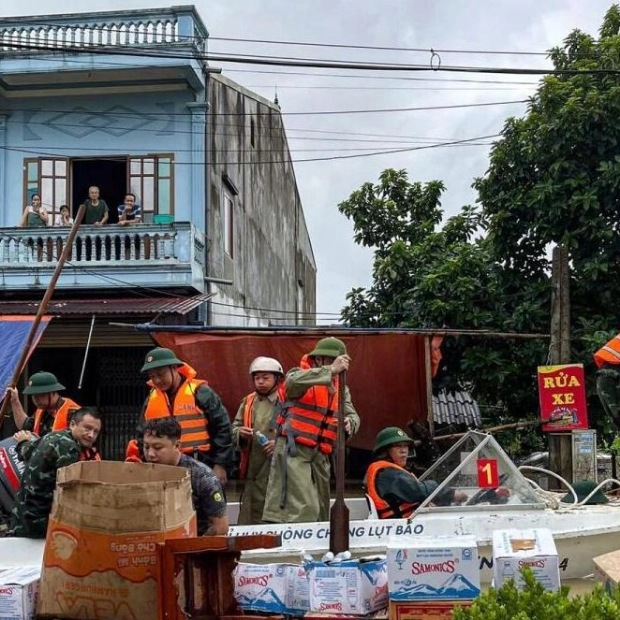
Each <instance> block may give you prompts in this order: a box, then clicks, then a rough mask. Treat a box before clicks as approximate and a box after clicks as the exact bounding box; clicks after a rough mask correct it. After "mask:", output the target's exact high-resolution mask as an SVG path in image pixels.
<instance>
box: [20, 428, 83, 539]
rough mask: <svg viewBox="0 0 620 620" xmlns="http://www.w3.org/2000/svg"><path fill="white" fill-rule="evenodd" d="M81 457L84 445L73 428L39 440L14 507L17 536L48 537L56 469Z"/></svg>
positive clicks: (23, 477) (27, 466) (75, 461)
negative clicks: (76, 438) (75, 437)
mask: <svg viewBox="0 0 620 620" xmlns="http://www.w3.org/2000/svg"><path fill="white" fill-rule="evenodd" d="M79 460H80V445H79V444H78V442H77V441H76V440H75V439H74V438H73V435H72V434H71V431H68V430H66V431H58V432H52V433H49V434H48V435H46V436H45V437H44V438H43V439H41V441H40V442H39V444H38V446H37V447H36V449H35V450H34V452H33V454H32V455H31V457H30V460H29V461H28V463H27V465H26V469H25V470H24V473H23V476H22V480H21V486H20V488H19V491H18V492H17V497H16V504H15V508H14V509H13V518H14V522H15V527H14V530H13V534H14V535H15V536H24V537H26V538H45V534H46V533H47V524H48V521H49V516H50V513H51V511H52V501H53V499H54V489H55V488H56V472H57V471H58V470H59V469H60V468H61V467H66V466H67V465H72V464H73V463H77V462H78V461H79Z"/></svg>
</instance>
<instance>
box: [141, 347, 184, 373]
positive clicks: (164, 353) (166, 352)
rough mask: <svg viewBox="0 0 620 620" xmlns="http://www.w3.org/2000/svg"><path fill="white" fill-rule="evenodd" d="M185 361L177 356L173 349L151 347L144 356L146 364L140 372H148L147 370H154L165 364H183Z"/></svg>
mask: <svg viewBox="0 0 620 620" xmlns="http://www.w3.org/2000/svg"><path fill="white" fill-rule="evenodd" d="M182 365H183V362H182V361H181V360H180V359H178V358H177V356H176V355H175V354H174V352H173V351H171V350H170V349H164V348H163V347H157V348H156V349H151V350H150V351H149V352H148V353H147V354H146V357H145V358H144V366H142V368H141V369H140V372H146V371H147V370H153V369H154V368H163V367H164V366H182Z"/></svg>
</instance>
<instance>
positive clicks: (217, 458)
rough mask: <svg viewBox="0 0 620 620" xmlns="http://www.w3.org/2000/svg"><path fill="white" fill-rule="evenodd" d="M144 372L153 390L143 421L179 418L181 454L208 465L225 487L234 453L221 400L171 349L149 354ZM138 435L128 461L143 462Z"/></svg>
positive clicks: (128, 451)
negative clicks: (171, 417) (170, 417)
mask: <svg viewBox="0 0 620 620" xmlns="http://www.w3.org/2000/svg"><path fill="white" fill-rule="evenodd" d="M141 372H145V373H147V375H148V378H149V380H148V382H147V385H148V386H149V387H150V388H151V391H150V393H149V395H148V396H147V398H146V401H145V403H144V407H143V409H142V416H141V418H142V419H143V420H144V421H145V422H147V421H148V420H153V419H156V418H162V417H165V416H174V417H175V418H177V420H178V422H179V424H180V425H181V429H182V431H183V432H182V435H181V452H183V453H184V454H188V455H190V456H193V457H194V458H196V459H198V460H199V461H200V462H202V463H204V464H205V465H208V466H209V467H210V468H211V469H212V470H213V472H214V473H215V475H216V476H217V477H218V479H219V481H220V483H221V485H222V487H225V486H226V481H227V470H228V469H229V468H230V466H231V465H232V460H233V455H234V450H233V447H232V436H231V425H230V418H229V417H228V412H227V411H226V409H225V408H224V405H223V404H222V401H221V400H220V397H219V396H218V395H217V394H216V393H215V392H214V391H213V390H212V389H211V388H210V387H209V385H208V383H207V382H206V381H204V380H203V379H197V378H196V371H195V370H194V369H193V368H192V367H191V366H190V365H189V364H186V363H185V362H182V361H181V360H180V359H177V357H176V355H175V354H174V353H173V352H172V351H171V350H170V349H164V348H161V347H158V348H156V349H152V350H151V351H149V352H148V353H147V354H146V358H145V360H144V365H143V366H142V369H141ZM137 434H138V437H139V438H140V439H139V440H135V439H134V440H132V441H130V442H129V444H128V446H127V453H126V460H128V461H139V460H142V447H141V445H140V444H141V443H142V429H141V428H139V429H138V433H137Z"/></svg>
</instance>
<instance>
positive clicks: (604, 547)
mask: <svg viewBox="0 0 620 620" xmlns="http://www.w3.org/2000/svg"><path fill="white" fill-rule="evenodd" d="M360 501H364V500H363V499H362V500H360ZM347 503H349V502H347ZM364 503H365V501H364ZM502 508H503V507H502ZM355 509H356V510H355V512H357V513H358V514H359V510H360V509H361V508H360V506H355ZM367 512H368V510H367V509H366V513H367ZM529 528H548V529H549V530H551V532H552V534H553V537H554V539H555V543H556V547H557V550H558V556H559V561H560V576H561V578H562V579H578V578H583V577H586V576H588V575H591V574H592V573H593V570H594V566H593V563H592V558H594V557H596V556H598V555H601V554H603V553H608V552H610V551H615V550H617V549H620V507H616V506H609V505H603V506H583V507H580V508H575V509H570V510H569V509H564V510H550V509H531V510H524V509H523V508H515V509H514V510H512V509H510V508H504V509H498V510H496V511H494V510H493V507H489V506H485V507H482V506H481V507H476V508H472V509H467V508H463V509H462V511H461V510H460V511H454V510H447V511H441V510H437V509H436V508H433V509H431V510H429V511H427V512H422V513H421V514H416V515H415V517H414V519H413V520H412V521H411V523H408V522H407V520H406V519H383V520H375V519H361V520H352V521H351V523H350V527H349V548H350V550H351V552H352V553H353V555H354V556H357V557H360V556H368V555H377V554H383V553H385V551H386V546H387V543H388V540H389V539H390V538H391V537H417V536H454V535H457V536H458V535H462V534H473V535H474V536H476V539H477V541H478V549H479V557H480V569H481V579H482V582H483V583H486V584H488V583H490V582H491V579H492V566H493V554H492V548H491V540H492V532H493V531H494V530H500V529H529ZM257 533H260V534H267V533H270V534H279V535H281V536H282V546H281V547H279V548H276V549H269V550H255V551H248V552H244V553H243V558H242V559H243V560H244V561H248V562H260V563H263V562H281V561H299V560H300V555H301V554H302V553H309V554H311V555H314V556H317V555H323V554H324V553H326V552H327V551H328V550H329V523H300V524H282V525H276V524H271V525H267V524H266V525H253V526H233V527H231V531H230V535H232V536H240V535H244V534H257Z"/></svg>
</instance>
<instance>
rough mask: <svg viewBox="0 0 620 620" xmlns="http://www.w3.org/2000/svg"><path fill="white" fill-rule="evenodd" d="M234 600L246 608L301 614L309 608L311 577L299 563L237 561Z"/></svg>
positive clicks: (246, 609)
mask: <svg viewBox="0 0 620 620" xmlns="http://www.w3.org/2000/svg"><path fill="white" fill-rule="evenodd" d="M233 581H234V585H235V590H234V594H235V600H236V601H237V604H238V605H239V607H240V608H241V609H243V610H245V611H261V612H269V613H279V614H300V613H304V612H306V611H308V609H309V608H310V602H309V594H308V578H307V576H306V570H305V568H304V567H303V566H301V565H300V564H243V563H241V564H237V566H236V567H235V570H234V572H233Z"/></svg>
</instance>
